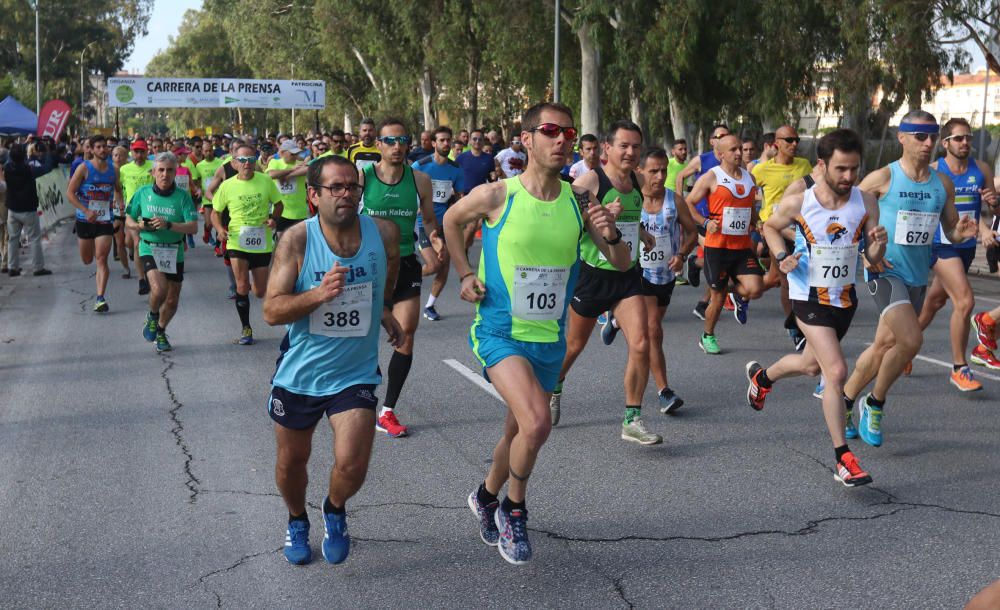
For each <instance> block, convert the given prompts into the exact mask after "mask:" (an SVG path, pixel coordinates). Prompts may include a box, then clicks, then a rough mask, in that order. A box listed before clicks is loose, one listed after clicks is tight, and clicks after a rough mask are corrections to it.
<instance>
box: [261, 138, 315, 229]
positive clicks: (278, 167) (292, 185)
mask: <svg viewBox="0 0 1000 610" xmlns="http://www.w3.org/2000/svg"><path fill="white" fill-rule="evenodd" d="M300 152H302V150H301V149H300V148H299V146H298V144H296V143H295V141H294V140H285V142H284V143H283V144H282V145H281V146H280V147H279V149H278V154H279V157H278V158H277V159H272V160H271V161H270V162H269V163H268V164H267V175H268V176H270V177H271V179H272V180H274V184H275V185H276V186H277V187H278V192H279V193H281V202H282V204H284V205H283V206H282V209H281V217H280V218H278V221H277V222H278V224H277V227H276V229H277V232H276V234H275V236H274V238H275V239H281V235H282V233H284V232H285V231H287V230H288V229H290V228H291V227H292V226H293V225H295V224H297V223H300V222H302V221H303V220H305V219H306V218H308V217H309V203H308V202H307V201H306V171H307V170H308V169H309V165H308V164H307V163H306V162H304V161H302V160H301V159H299V158H298V154H299V153H300Z"/></svg>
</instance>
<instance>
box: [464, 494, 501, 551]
mask: <svg viewBox="0 0 1000 610" xmlns="http://www.w3.org/2000/svg"><path fill="white" fill-rule="evenodd" d="M477 491H478V489H473V490H472V493H471V494H469V508H471V509H472V512H473V513H475V515H476V518H477V519H479V537H480V538H482V540H483V542H485V543H486V544H488V545H490V546H496V545H497V544H498V543H499V541H500V532H499V531H498V530H497V520H496V512H497V508H498V507H499V506H500V502H499V501H497V500H494V501H493V502H490V503H489V504H480V503H479V494H477V493H476V492H477Z"/></svg>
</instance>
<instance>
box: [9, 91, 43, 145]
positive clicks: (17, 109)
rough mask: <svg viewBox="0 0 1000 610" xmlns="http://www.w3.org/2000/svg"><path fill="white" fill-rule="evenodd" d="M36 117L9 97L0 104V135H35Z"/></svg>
mask: <svg viewBox="0 0 1000 610" xmlns="http://www.w3.org/2000/svg"><path fill="white" fill-rule="evenodd" d="M37 128H38V115H37V114H35V113H34V112H32V111H30V110H28V109H27V108H25V107H24V106H22V105H21V102H19V101H17V100H15V99H14V98H13V97H11V96H9V95H8V96H7V97H5V98H4V100H3V101H2V102H0V135H4V136H13V135H17V136H23V135H28V134H29V133H35V129H37Z"/></svg>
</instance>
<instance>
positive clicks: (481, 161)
mask: <svg viewBox="0 0 1000 610" xmlns="http://www.w3.org/2000/svg"><path fill="white" fill-rule="evenodd" d="M470 141H471V142H472V145H471V147H470V148H469V149H468V150H466V151H465V152H463V153H462V154H460V155H458V158H456V159H455V162H456V163H458V165H459V166H460V167H461V168H462V171H463V172H465V188H466V189H467V191H466V192H471V191H472V189H474V188H476V187H477V186H479V185H480V184H483V183H485V182H490V181H492V180H493V179H494V178H495V165H494V163H493V157H492V155H489V154H488V153H485V152H483V131H482V130H481V129H473V130H472V136H471V138H470Z"/></svg>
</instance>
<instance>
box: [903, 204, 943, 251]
mask: <svg viewBox="0 0 1000 610" xmlns="http://www.w3.org/2000/svg"><path fill="white" fill-rule="evenodd" d="M940 221H941V215H940V214H935V213H934V212H910V211H908V210H899V211H898V212H896V239H895V240H894V241H895V242H896V243H897V244H899V245H901V246H926V245H928V244H930V243H931V239H932V238H933V237H934V231H936V230H937V226H938V224H939V223H940Z"/></svg>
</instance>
